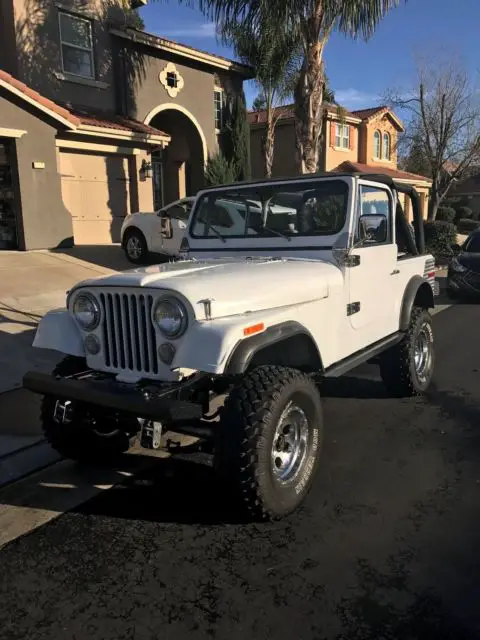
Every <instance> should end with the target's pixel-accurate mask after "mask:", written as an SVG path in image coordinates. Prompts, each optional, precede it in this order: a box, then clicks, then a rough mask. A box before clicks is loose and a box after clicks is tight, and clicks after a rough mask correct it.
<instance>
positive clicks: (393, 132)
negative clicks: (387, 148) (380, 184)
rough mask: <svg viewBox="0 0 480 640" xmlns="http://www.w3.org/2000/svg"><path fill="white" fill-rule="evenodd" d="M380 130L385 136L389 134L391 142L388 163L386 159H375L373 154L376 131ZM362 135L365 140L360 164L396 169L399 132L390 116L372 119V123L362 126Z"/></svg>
mask: <svg viewBox="0 0 480 640" xmlns="http://www.w3.org/2000/svg"><path fill="white" fill-rule="evenodd" d="M376 130H378V131H380V133H381V134H382V136H383V134H384V133H385V132H386V133H389V134H390V140H391V160H390V161H387V160H384V159H380V160H378V159H375V158H374V153H373V148H374V147H373V138H374V133H375V131H376ZM362 134H363V136H364V139H363V141H362V144H361V146H360V155H359V160H358V161H359V162H362V163H363V164H371V165H378V166H379V167H381V166H384V167H392V168H396V166H397V138H398V131H397V129H396V127H395V125H394V124H393V123H392V121H391V119H390V118H389V117H388V115H381V114H380V115H378V116H376V117H375V118H372V120H371V121H370V122H368V123H367V124H364V125H362Z"/></svg>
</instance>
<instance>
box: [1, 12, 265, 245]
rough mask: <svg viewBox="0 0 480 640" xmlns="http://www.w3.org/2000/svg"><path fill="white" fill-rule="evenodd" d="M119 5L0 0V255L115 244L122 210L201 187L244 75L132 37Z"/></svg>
mask: <svg viewBox="0 0 480 640" xmlns="http://www.w3.org/2000/svg"><path fill="white" fill-rule="evenodd" d="M132 2H136V4H137V5H138V2H139V0H132ZM141 3H142V4H145V3H146V0H141ZM124 5H125V2H124V0H61V1H57V0H1V2H0V41H1V43H2V46H1V48H0V248H18V249H38V248H52V247H58V246H69V245H71V244H72V243H76V244H97V243H111V242H115V241H118V239H119V230H120V227H121V224H122V221H123V219H124V217H125V216H126V215H127V214H129V213H130V212H133V211H138V210H144V211H150V210H153V208H154V207H156V208H158V207H160V206H161V205H162V204H166V203H168V202H170V201H172V200H174V199H176V198H178V197H183V196H184V195H189V194H193V193H195V192H196V191H197V190H198V189H199V188H200V187H201V186H202V184H203V175H204V165H205V162H206V160H207V158H208V156H209V154H211V153H214V152H215V151H216V150H217V148H218V144H219V142H218V141H219V133H220V130H221V128H222V119H223V109H224V105H225V103H226V98H227V97H228V96H231V97H233V96H235V95H236V94H237V93H238V92H240V91H241V90H242V84H243V81H244V80H245V79H247V78H250V77H252V75H253V74H252V70H251V69H250V68H249V67H246V66H244V65H241V64H239V63H236V62H234V61H232V60H227V59H225V58H222V57H219V56H216V55H212V54H209V53H206V52H204V51H200V50H197V49H194V48H192V47H189V46H185V45H182V44H178V43H176V42H173V41H171V40H167V39H165V38H161V37H158V36H156V35H153V34H148V33H145V32H143V31H141V30H139V29H138V28H136V26H135V22H132V20H131V12H129V11H124V10H123V8H122V7H124ZM133 6H135V4H134V5H133Z"/></svg>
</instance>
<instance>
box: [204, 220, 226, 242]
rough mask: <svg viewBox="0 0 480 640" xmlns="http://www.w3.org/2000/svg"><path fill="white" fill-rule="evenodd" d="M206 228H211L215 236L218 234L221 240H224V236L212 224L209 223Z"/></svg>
mask: <svg viewBox="0 0 480 640" xmlns="http://www.w3.org/2000/svg"><path fill="white" fill-rule="evenodd" d="M208 228H209V229H211V230H212V231H213V233H214V234H215V235H216V236H218V237H219V238H220V240H221V241H222V242H224V243H225V242H226V239H225V236H222V234H221V233H220V231H217V230H216V229H215V227H214V226H213V225H211V224H210V225H209V226H208Z"/></svg>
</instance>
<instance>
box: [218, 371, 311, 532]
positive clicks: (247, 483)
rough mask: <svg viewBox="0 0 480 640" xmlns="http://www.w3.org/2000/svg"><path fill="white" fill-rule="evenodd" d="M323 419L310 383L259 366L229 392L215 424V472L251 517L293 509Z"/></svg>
mask: <svg viewBox="0 0 480 640" xmlns="http://www.w3.org/2000/svg"><path fill="white" fill-rule="evenodd" d="M322 436H323V419H322V409H321V403H320V395H319V393H318V390H317V387H316V386H315V384H314V382H313V381H312V379H311V378H310V377H309V376H307V375H305V374H303V373H301V372H300V371H297V370H295V369H288V368H285V367H279V366H261V367H258V368H256V369H253V370H252V371H250V372H248V373H247V374H246V375H245V376H244V377H243V378H242V379H241V382H240V383H239V384H237V385H236V386H235V387H234V388H233V390H232V391H231V392H230V394H229V396H228V398H227V400H226V403H225V407H224V409H223V412H222V418H221V422H220V426H219V439H218V442H217V447H216V452H215V453H216V460H215V464H216V467H217V471H219V472H220V473H221V475H222V476H223V479H224V480H225V481H226V482H227V484H228V485H230V487H231V488H232V489H233V491H234V492H235V493H236V494H237V495H238V497H239V498H240V499H241V500H242V502H243V503H244V505H245V506H246V507H247V509H248V511H249V512H250V515H252V516H254V517H255V518H260V519H262V520H265V519H275V518H280V517H282V516H285V515H287V514H289V513H291V512H292V511H294V510H295V509H296V508H297V507H298V506H299V505H300V503H301V502H302V501H303V499H304V498H305V496H306V495H307V493H308V490H309V488H310V485H311V484H312V480H313V477H314V473H315V471H316V469H317V466H318V464H317V463H318V459H319V454H320V449H321V445H322Z"/></svg>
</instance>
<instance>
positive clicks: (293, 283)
mask: <svg viewBox="0 0 480 640" xmlns="http://www.w3.org/2000/svg"><path fill="white" fill-rule="evenodd" d="M341 282H342V274H341V272H340V270H339V269H338V268H337V267H335V266H334V265H332V264H330V263H328V262H323V261H321V260H302V259H294V258H291V259H289V258H279V259H271V258H254V259H248V258H225V259H214V260H205V261H203V262H202V261H196V260H185V261H180V262H171V263H166V264H159V265H154V266H150V267H145V268H142V269H132V270H130V271H124V272H121V273H118V274H114V275H108V276H104V277H101V278H96V279H94V280H87V281H85V282H82V283H79V284H78V285H77V286H76V287H75V288H76V289H77V288H79V287H88V288H89V289H92V288H95V287H110V286H115V287H133V288H135V287H145V288H148V289H162V290H169V291H172V292H178V293H180V294H181V295H183V296H184V297H185V298H186V299H187V300H188V301H189V302H190V304H191V305H192V307H193V309H194V311H195V314H196V316H197V318H199V319H203V318H204V305H203V304H202V303H201V301H202V300H205V299H207V298H208V299H211V300H212V303H211V312H212V317H213V318H219V317H225V316H230V315H236V314H239V313H246V312H247V311H252V312H253V311H261V310H265V309H273V308H278V307H283V306H288V305H293V304H301V303H303V302H311V301H314V300H319V299H321V298H326V297H327V296H328V295H329V293H330V291H331V288H332V287H333V286H334V285H335V284H337V285H341Z"/></svg>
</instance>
